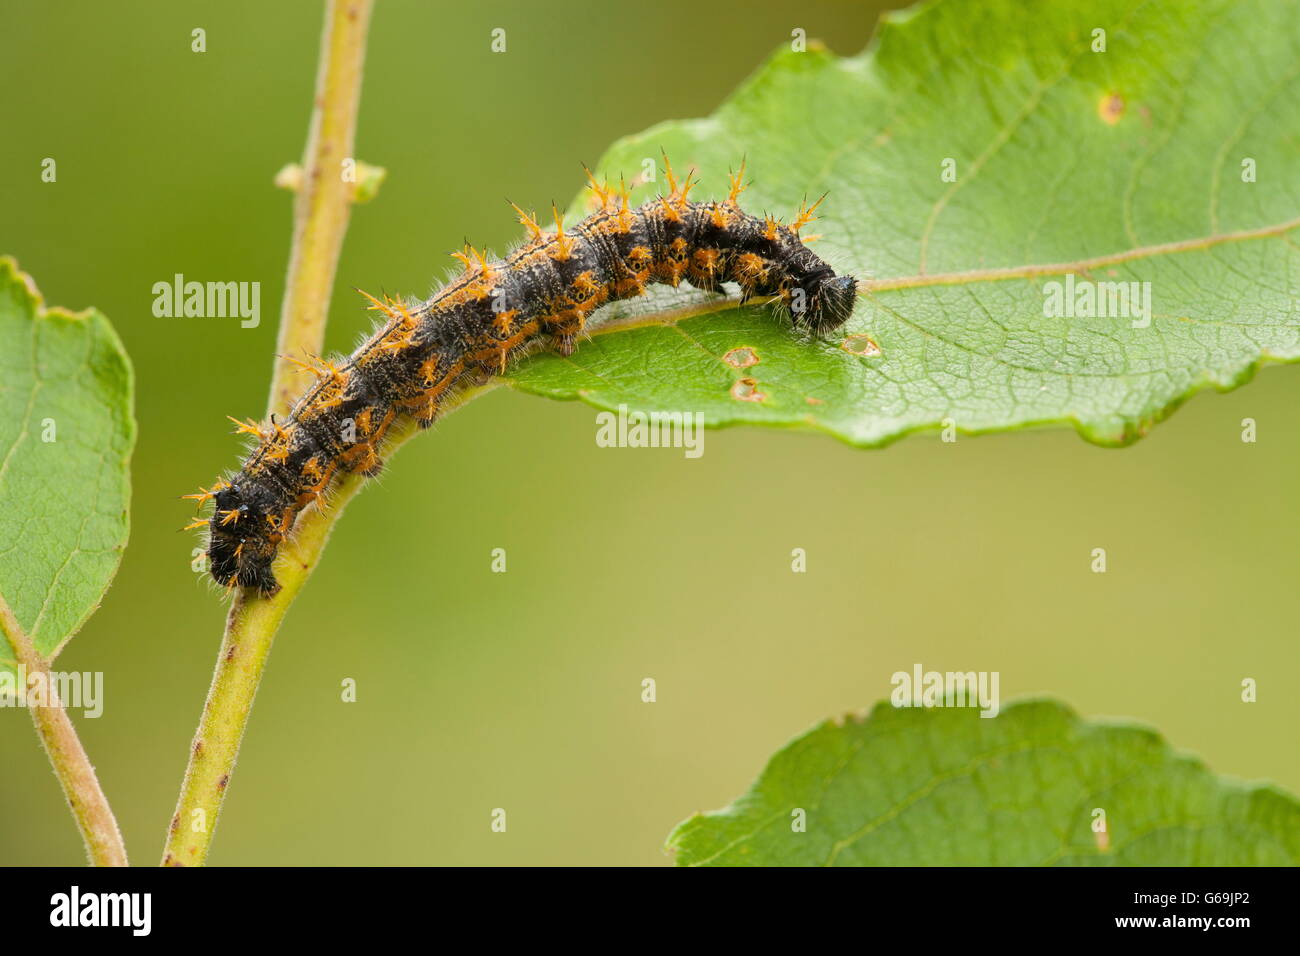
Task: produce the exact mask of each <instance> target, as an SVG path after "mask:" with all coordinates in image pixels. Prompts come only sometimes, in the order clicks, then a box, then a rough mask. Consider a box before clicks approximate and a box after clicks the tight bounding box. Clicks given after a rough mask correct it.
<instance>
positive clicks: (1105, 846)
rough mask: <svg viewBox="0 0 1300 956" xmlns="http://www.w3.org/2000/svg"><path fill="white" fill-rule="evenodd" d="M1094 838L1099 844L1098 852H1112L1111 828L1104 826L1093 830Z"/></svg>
mask: <svg viewBox="0 0 1300 956" xmlns="http://www.w3.org/2000/svg"><path fill="white" fill-rule="evenodd" d="M1092 838H1093V840H1094V841H1095V842H1096V844H1097V852H1098V853H1109V852H1110V830H1108V829H1107V828H1106V827H1104V826H1103V827H1102V828H1101V829H1100V830H1096V831H1094V832H1093V834H1092Z"/></svg>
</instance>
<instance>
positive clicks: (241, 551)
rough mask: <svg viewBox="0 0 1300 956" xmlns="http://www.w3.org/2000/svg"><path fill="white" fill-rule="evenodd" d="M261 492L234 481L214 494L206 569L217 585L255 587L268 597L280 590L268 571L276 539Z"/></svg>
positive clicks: (256, 488)
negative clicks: (209, 569) (207, 567)
mask: <svg viewBox="0 0 1300 956" xmlns="http://www.w3.org/2000/svg"><path fill="white" fill-rule="evenodd" d="M260 492H261V489H260V488H259V487H257V486H251V487H244V486H242V485H241V484H240V483H239V482H234V483H232V484H230V485H229V486H227V487H226V488H223V489H222V490H221V491H218V492H217V494H216V496H215V498H214V501H215V509H214V510H213V512H212V520H211V522H209V527H210V529H211V536H210V538H209V541H208V566H209V568H211V570H212V576H213V577H214V578H216V580H217V582H218V583H219V584H223V585H227V586H238V587H246V588H257V589H258V591H260V592H261V593H262V594H263V595H265V596H267V597H270V596H271V595H272V594H275V592H276V591H278V590H280V584H279V582H278V581H276V580H275V575H274V574H273V573H272V572H271V561H272V559H273V558H274V557H275V549H276V545H277V544H278V540H279V539H278V536H275V537H274V538H273V537H272V535H271V533H270V532H271V530H272V529H271V526H270V523H269V522H268V521H267V515H268V514H269V513H270V509H269V507H268V504H267V503H264V502H261V501H260V500H259V499H260V498H261V497H262V495H261V493H260Z"/></svg>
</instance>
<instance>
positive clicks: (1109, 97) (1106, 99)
mask: <svg viewBox="0 0 1300 956" xmlns="http://www.w3.org/2000/svg"><path fill="white" fill-rule="evenodd" d="M1097 115H1098V116H1100V117H1101V121H1102V122H1103V123H1105V124H1106V125H1108V126H1114V125H1115V124H1116V123H1118V122H1119V121H1120V118H1121V117H1122V116H1123V115H1124V98H1123V97H1122V96H1120V95H1119V94H1118V93H1107V94H1106V95H1105V96H1103V97H1102V98H1101V101H1100V102H1099V103H1098V104H1097Z"/></svg>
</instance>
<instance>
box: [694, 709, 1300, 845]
mask: <svg viewBox="0 0 1300 956" xmlns="http://www.w3.org/2000/svg"><path fill="white" fill-rule="evenodd" d="M796 810H803V811H804V812H805V814H806V816H805V820H806V823H805V827H806V829H805V830H804V832H796V831H795V829H794V827H793V826H792V824H793V822H794V821H795V819H796V817H795V812H796ZM1097 810H1101V811H1104V821H1105V831H1106V832H1105V833H1104V834H1099V833H1096V832H1094V829H1093V824H1094V820H1098V819H1101V818H1100V817H1098V816H1097V815H1096V811H1097ZM668 845H669V848H670V849H673V850H675V851H676V854H677V862H678V864H680V865H684V866H704V865H713V866H726V865H751V866H771V865H787V866H825V865H835V866H886V865H907V866H942V865H948V866H1027V865H1029V866H1041V865H1048V864H1051V865H1060V866H1200V865H1206V866H1208V865H1220V866H1245V865H1274V866H1276V865H1295V864H1297V863H1300V801H1297V800H1296V799H1295V798H1294V797H1292V796H1290V795H1289V794H1286V793H1283V792H1282V791H1280V790H1278V789H1276V788H1273V787H1270V786H1261V785H1247V784H1243V783H1240V782H1237V781H1232V780H1229V779H1226V778H1223V777H1216V776H1214V775H1213V774H1212V773H1210V771H1209V770H1207V769H1206V767H1205V765H1204V764H1202V763H1201V762H1200V761H1199V760H1197V759H1196V758H1194V757H1190V756H1186V755H1181V754H1176V753H1174V752H1173V751H1172V750H1171V749H1170V747H1169V745H1168V744H1167V743H1165V741H1164V740H1163V739H1162V738H1161V737H1160V735H1159V734H1157V733H1156V732H1155V731H1153V730H1149V729H1146V728H1143V727H1140V726H1136V725H1133V724H1127V723H1119V722H1107V721H1084V720H1081V719H1080V718H1079V717H1078V715H1076V714H1075V713H1074V712H1073V711H1071V710H1070V709H1069V708H1068V707H1066V706H1065V705H1063V704H1061V703H1058V702H1056V701H1051V700H1027V701H1019V702H1016V703H1013V704H1011V705H1010V706H1008V707H1007V708H1005V709H1004V710H1003V711H1002V712H1001V713H1000V714H999V715H998V716H996V717H994V718H992V719H984V718H981V717H980V716H979V712H978V711H977V710H975V709H972V708H963V707H956V708H947V709H938V708H895V707H893V706H891V705H890V704H888V703H883V702H882V703H880V704H877V705H876V708H875V710H874V711H872V713H871V715H870V716H869V717H865V718H864V717H861V716H855V717H852V718H849V719H847V720H845V721H843V722H838V721H827V722H825V723H822V724H820V725H819V726H817V727H815V728H813V729H812V730H811V731H809V732H808V733H807V734H805V735H803V736H802V737H799V738H797V739H796V740H794V741H793V742H791V743H790V744H789V745H787V746H786V747H785V748H784V749H782V750H781V751H780V752H778V753H777V754H776V756H775V757H773V758H772V761H771V762H770V763H769V764H768V765H767V769H766V770H764V771H763V775H762V776H761V777H759V779H758V782H757V783H755V784H754V786H753V787H752V788H751V789H750V791H749V792H748V793H746V794H745V795H744V796H743V797H741V798H740V799H739V800H737V801H736V802H735V803H734V804H732V805H731V806H730V807H727V808H726V809H724V810H719V811H717V812H716V813H708V814H702V815H701V814H697V815H695V816H693V817H691V818H690V819H689V820H686V821H685V822H684V823H682V824H680V825H679V826H678V827H677V829H676V830H674V831H673V833H672V834H671V835H670V836H669V838H668Z"/></svg>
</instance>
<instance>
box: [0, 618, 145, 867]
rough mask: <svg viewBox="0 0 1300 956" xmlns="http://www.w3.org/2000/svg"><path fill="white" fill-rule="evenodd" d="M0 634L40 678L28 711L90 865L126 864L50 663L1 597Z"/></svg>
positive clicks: (109, 812) (114, 825) (123, 849)
mask: <svg viewBox="0 0 1300 956" xmlns="http://www.w3.org/2000/svg"><path fill="white" fill-rule="evenodd" d="M0 632H3V633H4V635H5V637H7V638H8V639H9V643H10V644H11V645H12V646H13V649H14V654H15V656H16V657H17V658H18V664H19V665H21V667H22V669H23V670H24V671H26V673H27V677H28V680H29V681H30V679H31V677H32V676H33V675H35V674H40V675H42V680H43V681H44V693H43V694H42V695H41V698H43V699H38V700H37V701H35V702H31V701H29V704H28V709H29V710H30V711H31V712H32V721H33V722H34V723H35V724H36V733H37V736H39V737H40V738H41V743H42V744H44V745H45V752H46V753H47V754H48V755H49V757H50V763H51V764H52V765H53V767H54V773H55V775H56V776H57V777H58V778H59V784H60V785H61V786H62V787H63V795H64V796H65V797H67V798H68V806H69V807H71V808H72V816H73V819H75V820H76V821H77V828H78V829H79V830H81V838H82V839H83V840H85V841H86V853H87V854H88V855H89V857H90V863H91V865H92V866H126V865H127V863H126V846H125V844H123V843H122V833H121V831H120V830H118V828H117V820H116V819H115V818H114V817H113V810H112V808H111V807H110V806H109V805H108V798H107V797H105V796H104V791H103V790H102V789H101V788H100V786H99V778H98V777H96V776H95V768H94V767H93V766H91V764H90V758H89V757H87V756H86V751H85V749H84V748H83V747H82V746H81V741H80V739H78V737H77V731H76V728H74V727H73V726H72V720H71V718H69V717H68V712H67V711H66V710H64V709H63V703H62V702H61V701H60V700H59V696H58V691H57V690H56V689H55V685H54V683H53V681H51V680H50V665H49V662H48V661H47V660H46V659H45V658H44V657H42V656H41V654H40V652H39V651H37V650H36V645H35V644H33V643H32V639H31V637H30V636H29V635H28V634H27V632H26V631H24V630H23V629H22V627H21V625H19V623H18V619H17V618H16V617H14V613H13V611H11V610H10V608H9V605H8V604H6V603H5V601H4V599H3V598H0ZM24 690H25V688H20V689H19V693H22V692H23V691H24Z"/></svg>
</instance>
